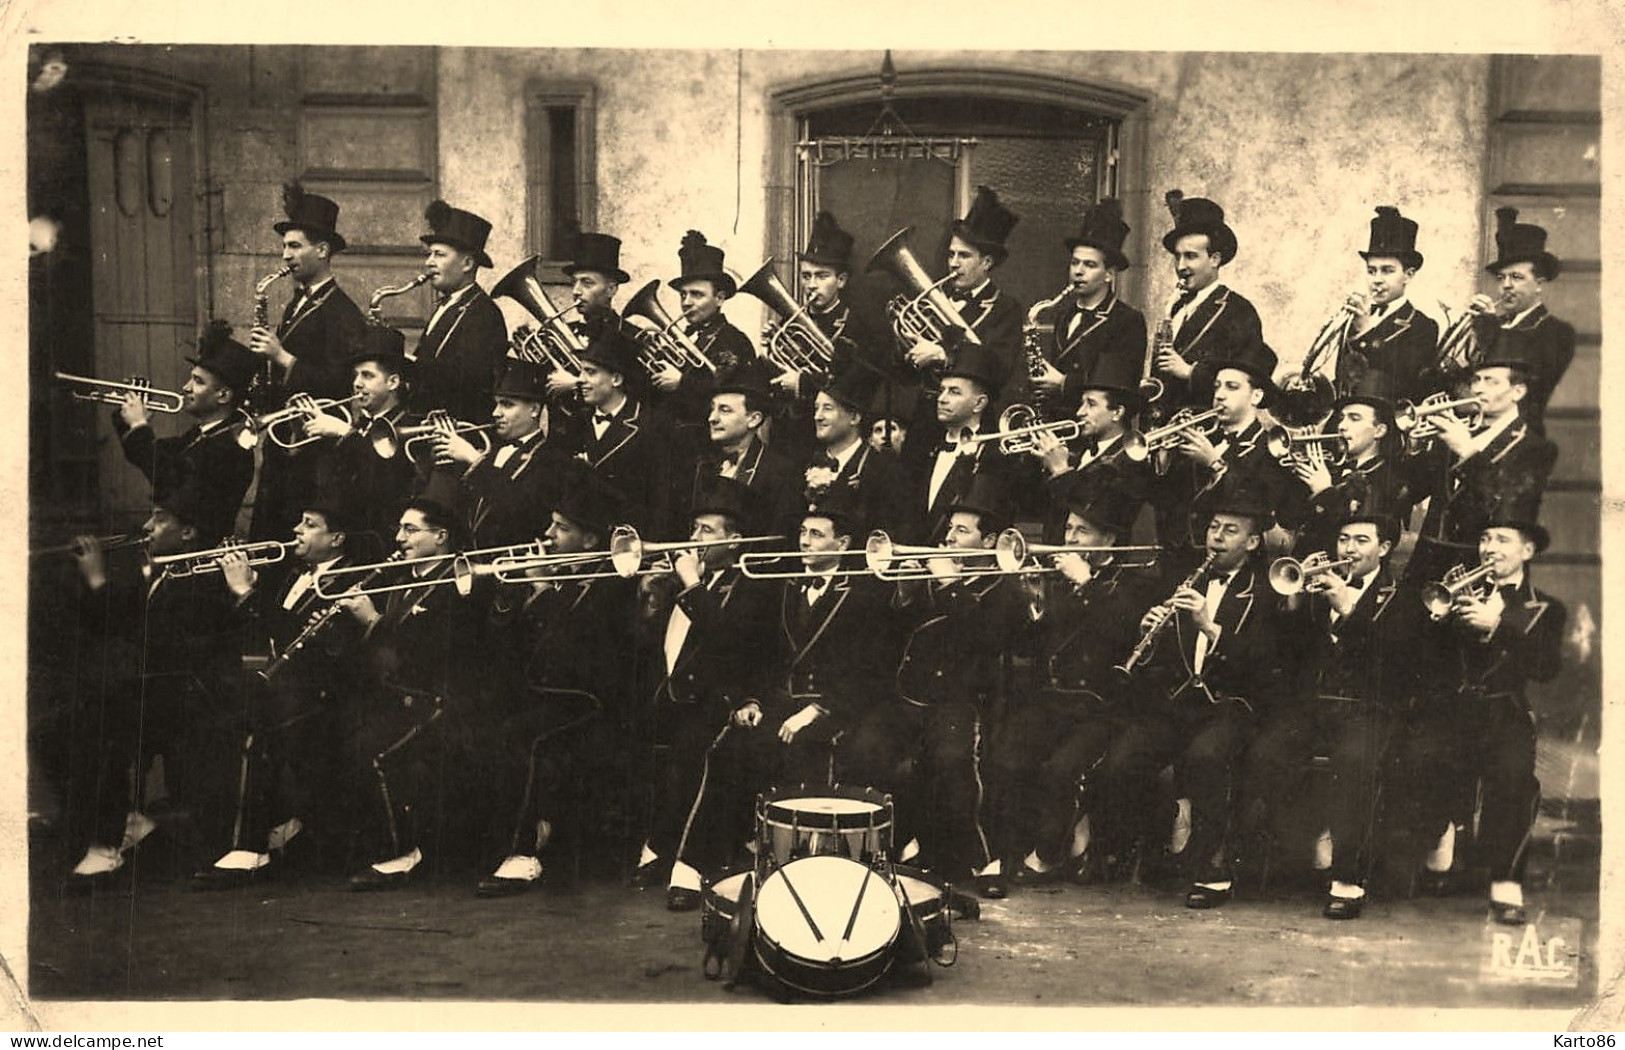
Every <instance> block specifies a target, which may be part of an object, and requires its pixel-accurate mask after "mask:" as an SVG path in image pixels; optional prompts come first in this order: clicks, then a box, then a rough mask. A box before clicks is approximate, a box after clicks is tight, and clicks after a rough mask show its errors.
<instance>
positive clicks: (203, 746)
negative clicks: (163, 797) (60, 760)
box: [64, 484, 242, 892]
mask: <svg viewBox="0 0 1625 1050" xmlns="http://www.w3.org/2000/svg"><path fill="white" fill-rule="evenodd" d="M217 513H218V504H217V501H216V499H215V495H214V494H213V493H210V492H208V491H207V490H205V489H204V488H203V487H202V486H198V485H194V484H186V485H182V486H181V487H179V488H177V489H174V490H170V491H159V492H156V493H154V495H153V508H152V514H151V516H150V517H148V518H147V521H146V524H145V525H143V526H142V529H143V531H144V532H145V534H146V538H147V544H146V546H147V555H148V557H149V558H159V557H165V556H173V555H184V554H187V553H189V552H194V551H201V550H205V549H212V548H210V546H209V545H210V543H212V542H213V540H212V538H211V539H208V540H206V539H205V538H204V537H205V536H209V537H212V535H213V532H212V527H209V526H204V525H202V524H201V523H202V522H205V521H209V520H211V518H212V516H213V515H215V514H217ZM78 544H79V550H78V553H77V555H76V557H77V559H78V564H79V571H80V574H81V576H82V578H83V580H84V591H83V593H82V595H81V599H80V603H79V609H80V619H81V622H82V623H83V624H84V625H85V627H86V628H87V629H88V630H90V631H92V632H95V633H96V634H98V635H99V636H100V637H101V638H102V639H103V642H104V644H103V650H102V659H103V660H104V661H105V663H106V668H107V671H106V678H105V680H104V683H105V684H104V685H103V687H102V688H101V689H99V690H97V691H95V692H93V693H88V692H87V694H86V695H85V696H84V697H83V699H82V701H81V702H82V703H83V705H84V711H83V712H82V713H81V715H80V718H79V720H78V725H79V726H80V727H82V730H83V731H84V732H85V733H86V734H87V735H86V736H85V737H84V738H83V739H81V740H80V741H78V742H77V744H76V747H75V752H76V759H77V760H76V761H75V762H74V764H73V767H72V769H71V773H70V778H69V786H68V791H69V805H68V807H67V809H68V812H70V813H73V814H76V815H77V819H78V820H79V822H80V823H79V825H78V826H77V827H75V828H74V829H73V834H74V836H75V837H76V838H77V839H78V840H79V841H83V842H85V843H87V848H86V850H85V855H84V856H83V857H82V858H81V859H80V860H79V863H78V864H76V865H75V866H74V868H73V871H72V873H71V874H70V875H69V876H68V879H67V882H66V884H65V887H64V888H65V889H66V890H67V891H68V892H85V891H88V890H91V889H94V888H97V887H102V886H105V885H107V884H108V883H109V882H111V881H113V880H115V879H117V878H122V877H123V876H120V875H119V874H118V873H119V872H121V871H122V872H125V873H126V874H128V869H127V866H126V861H125V857H124V854H125V853H128V852H129V851H130V850H131V849H132V848H133V847H134V846H136V845H137V844H138V843H139V842H140V841H141V840H142V839H143V838H145V837H146V836H147V835H148V834H149V833H150V832H152V831H153V830H154V828H155V827H156V825H155V823H154V822H153V821H152V820H151V819H150V818H149V817H147V816H146V815H145V814H144V813H143V812H141V809H140V808H139V803H138V804H137V808H136V809H133V810H132V809H131V800H132V799H135V800H141V799H145V798H146V788H147V785H146V773H147V770H148V768H149V767H150V766H151V764H152V760H153V757H154V756H155V755H163V757H164V784H165V787H166V788H167V789H168V792H169V795H170V797H171V798H173V799H175V800H177V801H178V802H181V803H184V804H185V805H187V806H188V807H190V808H192V810H193V814H194V817H195V819H196V821H197V823H198V824H199V826H201V827H204V828H207V829H210V830H211V831H212V830H213V829H214V828H216V827H217V826H218V827H220V828H222V829H223V828H224V826H225V821H226V819H229V818H228V817H227V814H225V813H220V812H216V810H217V809H218V808H219V803H218V800H222V799H224V798H226V797H227V796H228V795H229V788H228V787H227V784H228V778H229V776H231V775H233V774H235V770H231V771H230V772H229V773H228V772H227V771H225V770H216V768H215V766H216V765H217V764H218V763H215V762H211V759H218V758H219V756H221V755H226V754H230V753H231V749H232V747H233V745H234V744H235V743H236V739H234V734H233V731H234V729H236V728H238V727H240V726H241V721H240V717H241V712H240V709H239V708H238V707H237V706H236V704H235V703H234V700H235V696H236V693H235V689H234V683H235V681H236V676H237V674H238V673H239V671H240V669H241V662H242V650H241V640H240V636H239V632H238V629H237V623H236V621H235V620H234V619H233V617H232V616H231V603H230V600H229V599H228V597H227V594H226V591H225V589H224V588H222V587H221V586H220V584H219V581H218V580H212V579H210V578H209V577H208V576H207V575H203V574H189V575H188V574H180V575H177V574H173V573H171V572H170V571H169V570H168V569H163V568H158V567H156V566H154V565H153V564H152V563H151V562H146V563H144V564H140V565H139V566H138V565H136V564H132V563H130V562H128V561H126V560H124V559H120V560H118V561H116V562H114V563H112V564H111V565H110V564H109V562H108V559H107V556H106V555H105V554H104V553H103V551H102V549H101V546H100V544H99V543H98V542H97V541H96V539H95V538H94V537H88V536H87V537H81V538H80V539H79V541H78ZM215 773H219V774H220V775H219V776H214V775H212V774H215Z"/></svg>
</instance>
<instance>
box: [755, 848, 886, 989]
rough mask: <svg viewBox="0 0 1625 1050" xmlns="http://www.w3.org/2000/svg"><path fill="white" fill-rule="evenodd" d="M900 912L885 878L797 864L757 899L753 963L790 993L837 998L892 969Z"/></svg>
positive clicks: (839, 860)
mask: <svg viewBox="0 0 1625 1050" xmlns="http://www.w3.org/2000/svg"><path fill="white" fill-rule="evenodd" d="M902 923H903V918H902V911H901V909H900V908H899V907H898V905H897V896H896V893H895V892H894V891H893V889H892V886H891V884H890V883H888V882H887V881H886V878H885V876H884V875H882V874H880V873H879V872H878V871H875V870H874V869H873V868H871V867H869V866H867V865H864V864H859V863H858V862H856V861H852V860H847V859H846V858H845V857H834V856H814V857H802V858H800V859H798V860H792V861H790V862H789V863H788V864H785V865H784V866H782V867H780V868H779V869H778V870H776V871H774V872H773V873H772V874H771V875H769V876H768V877H767V878H766V879H764V880H763V881H762V886H761V889H760V890H759V891H758V892H757V894H756V930H755V935H754V945H755V952H756V959H757V961H758V962H759V963H761V965H762V968H763V969H764V970H766V971H767V972H768V973H769V974H771V975H772V976H773V977H775V978H777V979H778V980H779V981H780V982H781V983H782V984H783V985H784V986H785V987H786V988H789V989H792V990H794V991H797V992H801V993H803V994H805V995H813V996H820V997H824V998H839V997H840V996H844V995H854V994H856V993H858V992H861V991H863V990H864V989H866V988H868V987H870V986H871V985H873V984H874V983H875V982H876V981H878V980H880V978H882V977H883V976H885V974H886V971H888V970H890V969H891V964H892V953H893V948H894V946H895V945H896V943H897V937H898V934H899V933H901V932H902Z"/></svg>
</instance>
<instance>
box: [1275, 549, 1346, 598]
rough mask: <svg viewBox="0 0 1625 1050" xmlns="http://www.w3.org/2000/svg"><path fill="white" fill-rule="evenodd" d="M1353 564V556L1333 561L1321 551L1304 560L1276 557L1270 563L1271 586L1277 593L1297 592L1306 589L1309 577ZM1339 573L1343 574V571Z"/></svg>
mask: <svg viewBox="0 0 1625 1050" xmlns="http://www.w3.org/2000/svg"><path fill="white" fill-rule="evenodd" d="M1353 564H1354V559H1353V558H1340V559H1338V560H1337V561H1332V560H1330V559H1329V558H1327V557H1326V555H1324V554H1321V553H1319V552H1316V553H1314V554H1311V555H1309V557H1307V558H1305V559H1304V560H1303V561H1299V560H1298V559H1296V558H1276V559H1275V560H1274V561H1273V562H1271V563H1270V573H1269V579H1270V586H1271V587H1273V588H1275V593H1276V594H1285V595H1292V594H1297V593H1299V592H1301V591H1302V590H1303V589H1304V586H1305V585H1306V584H1307V583H1308V581H1309V577H1311V576H1318V575H1320V574H1321V573H1323V572H1335V571H1337V570H1339V569H1342V568H1344V567H1346V566H1349V565H1353ZM1337 574H1338V575H1339V576H1341V575H1343V574H1342V573H1341V572H1338V573H1337Z"/></svg>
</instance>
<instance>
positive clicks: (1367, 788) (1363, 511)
mask: <svg viewBox="0 0 1625 1050" xmlns="http://www.w3.org/2000/svg"><path fill="white" fill-rule="evenodd" d="M1398 540H1399V521H1398V519H1396V518H1395V517H1394V516H1393V515H1392V514H1391V513H1389V509H1388V508H1387V507H1386V506H1385V505H1384V504H1383V503H1382V497H1381V495H1379V494H1372V496H1371V498H1368V499H1367V500H1366V501H1365V502H1363V503H1360V504H1358V505H1357V506H1354V507H1352V508H1350V507H1347V506H1345V508H1344V515H1343V524H1342V527H1341V528H1340V529H1339V531H1338V536H1337V552H1336V554H1335V555H1334V557H1335V559H1336V560H1337V561H1346V562H1348V563H1349V564H1347V565H1346V566H1344V567H1339V568H1326V567H1325V566H1326V565H1327V564H1328V559H1327V556H1326V554H1325V553H1324V552H1317V553H1316V554H1314V555H1313V556H1311V557H1310V558H1308V559H1306V560H1305V561H1304V562H1303V563H1302V564H1303V567H1304V569H1305V571H1306V575H1305V576H1304V578H1303V580H1302V584H1303V589H1302V590H1301V591H1299V592H1297V593H1295V594H1293V595H1292V596H1290V597H1289V598H1288V605H1289V608H1290V609H1292V610H1293V611H1292V612H1290V613H1289V614H1288V615H1287V617H1286V618H1285V619H1284V620H1283V624H1282V628H1283V631H1282V635H1281V637H1280V638H1279V639H1278V640H1277V641H1278V644H1281V645H1285V646H1290V647H1293V648H1295V649H1298V650H1299V651H1298V652H1297V653H1296V654H1295V655H1296V660H1295V662H1296V663H1297V665H1298V666H1299V667H1300V668H1301V674H1300V676H1299V678H1300V681H1299V682H1298V683H1297V687H1296V688H1295V689H1294V690H1293V700H1292V701H1290V702H1285V703H1282V704H1281V705H1280V706H1279V707H1278V708H1277V709H1275V710H1273V711H1271V712H1270V713H1269V715H1268V716H1267V717H1266V718H1265V720H1264V724H1263V726H1262V728H1261V729H1260V730H1259V733H1258V737H1257V738H1256V739H1255V740H1254V741H1253V745H1252V748H1251V750H1250V751H1249V752H1248V756H1247V774H1246V780H1245V782H1244V784H1243V790H1242V810H1241V812H1242V814H1243V827H1244V828H1245V829H1246V830H1247V831H1249V832H1251V833H1252V835H1251V839H1252V842H1253V843H1255V844H1256V846H1255V847H1254V848H1247V849H1245V850H1244V856H1246V857H1247V859H1248V860H1249V861H1252V860H1253V859H1254V855H1255V854H1256V856H1257V858H1258V859H1259V860H1262V859H1263V857H1264V856H1265V855H1267V853H1268V846H1267V844H1266V843H1267V841H1268V836H1267V834H1265V833H1264V832H1265V815H1266V814H1269V813H1272V812H1278V811H1279V810H1280V809H1290V808H1291V807H1292V806H1294V805H1301V804H1302V802H1303V801H1304V799H1305V793H1306V790H1307V786H1306V784H1305V783H1304V781H1305V780H1306V777H1307V774H1308V760H1309V759H1310V758H1311V757H1313V756H1314V755H1317V754H1324V755H1327V756H1328V757H1329V758H1330V759H1331V778H1332V782H1331V790H1330V793H1329V796H1328V803H1329V806H1328V813H1327V815H1326V816H1327V827H1329V828H1330V830H1331V839H1332V862H1331V877H1332V884H1331V890H1330V896H1329V897H1328V899H1327V901H1326V906H1325V908H1324V910H1323V913H1324V914H1325V916H1326V918H1328V919H1357V918H1359V917H1360V911H1361V909H1362V908H1363V907H1364V905H1365V880H1366V874H1367V871H1368V869H1369V865H1370V861H1371V846H1372V839H1373V834H1374V831H1375V823H1376V804H1377V785H1378V782H1379V776H1380V771H1381V766H1382V758H1383V755H1384V753H1385V751H1386V750H1387V746H1388V736H1389V732H1390V730H1391V727H1392V725H1393V722H1394V716H1395V714H1396V713H1397V712H1399V711H1402V710H1403V709H1404V705H1405V703H1406V702H1407V701H1408V700H1409V698H1410V694H1411V690H1412V688H1413V673H1414V669H1415V667H1416V665H1417V664H1418V662H1419V660H1420V659H1421V657H1422V654H1421V653H1420V652H1418V649H1417V647H1418V639H1419V638H1420V632H1421V631H1422V629H1423V626H1424V616H1423V614H1422V603H1421V602H1420V601H1419V600H1418V599H1417V595H1416V594H1415V591H1414V589H1410V588H1401V587H1400V585H1399V584H1398V582H1397V581H1396V580H1395V578H1394V574H1393V570H1392V569H1390V568H1389V565H1388V556H1389V554H1391V553H1392V552H1393V549H1394V545H1395V543H1397V542H1398ZM1316 568H1319V570H1320V571H1314V570H1315V569H1316ZM1309 573H1312V575H1311V574H1309ZM1306 595H1307V597H1306Z"/></svg>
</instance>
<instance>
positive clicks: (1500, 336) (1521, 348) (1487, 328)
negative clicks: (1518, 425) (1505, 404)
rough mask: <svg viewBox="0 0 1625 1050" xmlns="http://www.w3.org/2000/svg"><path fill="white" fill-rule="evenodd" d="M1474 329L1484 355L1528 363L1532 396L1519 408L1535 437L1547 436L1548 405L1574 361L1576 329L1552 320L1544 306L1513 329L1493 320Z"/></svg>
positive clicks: (1535, 309)
mask: <svg viewBox="0 0 1625 1050" xmlns="http://www.w3.org/2000/svg"><path fill="white" fill-rule="evenodd" d="M1475 325H1476V327H1477V331H1478V338H1479V343H1478V345H1479V347H1480V348H1482V349H1483V350H1484V351H1485V353H1495V354H1496V355H1497V356H1501V355H1505V356H1509V357H1512V358H1516V359H1518V360H1523V361H1527V362H1529V366H1530V369H1531V371H1530V375H1529V395H1528V396H1527V397H1525V398H1524V399H1523V403H1522V405H1521V406H1519V407H1520V409H1521V411H1522V412H1523V415H1524V418H1525V419H1527V420H1528V421H1529V425H1530V426H1531V427H1533V428H1534V430H1535V433H1537V434H1545V432H1546V430H1545V418H1546V402H1548V401H1550V400H1551V399H1552V391H1553V390H1555V389H1557V384H1558V383H1559V382H1561V381H1562V379H1563V374H1564V373H1565V372H1567V371H1568V370H1569V363H1570V362H1571V361H1573V360H1574V326H1573V325H1571V324H1569V323H1568V322H1567V321H1559V320H1558V319H1557V318H1556V317H1553V316H1552V314H1551V312H1550V311H1548V310H1547V309H1546V307H1545V306H1544V305H1542V306H1537V307H1535V308H1534V309H1533V310H1531V311H1529V316H1527V317H1525V318H1524V319H1523V320H1521V321H1519V322H1518V324H1517V325H1516V326H1515V327H1513V328H1502V327H1501V325H1500V323H1499V321H1498V320H1497V319H1495V318H1491V317H1482V318H1480V319H1479V320H1478V321H1477V322H1475ZM1497 343H1500V344H1503V346H1502V348H1497Z"/></svg>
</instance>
